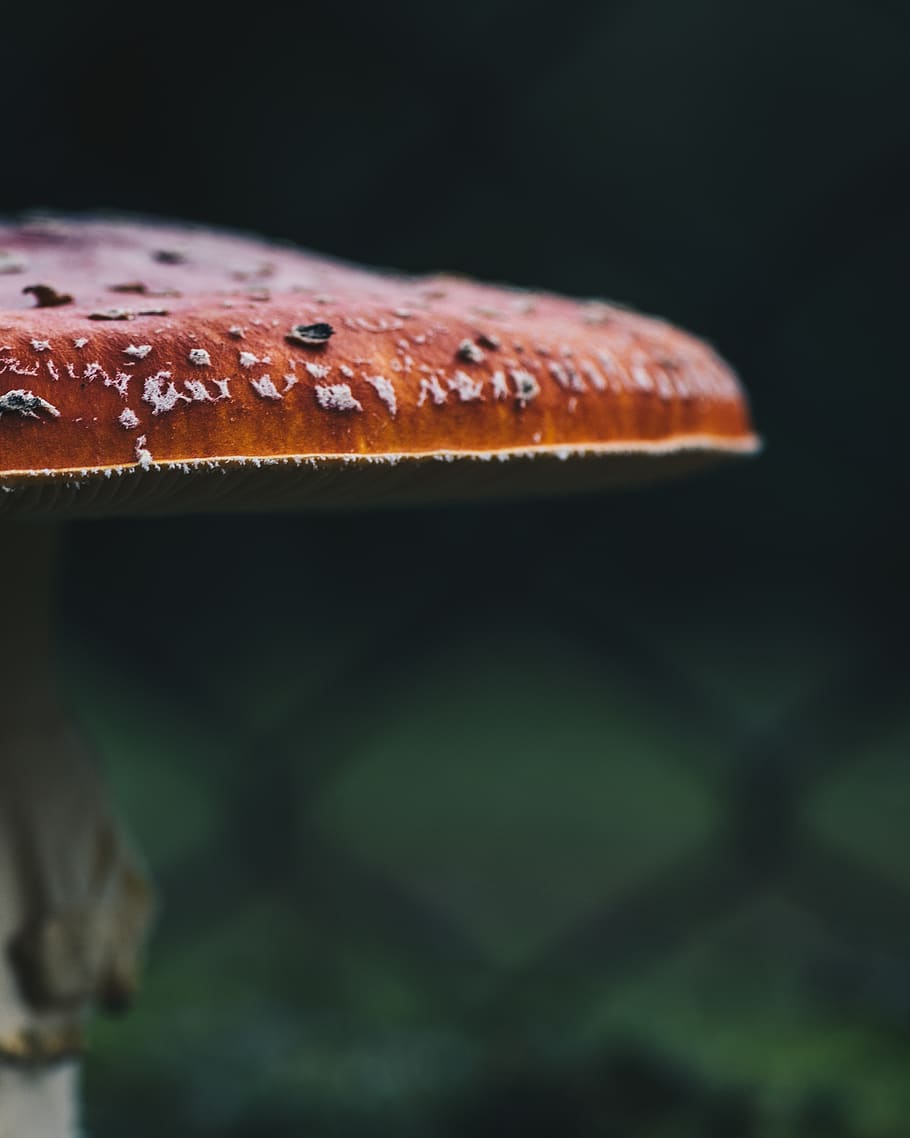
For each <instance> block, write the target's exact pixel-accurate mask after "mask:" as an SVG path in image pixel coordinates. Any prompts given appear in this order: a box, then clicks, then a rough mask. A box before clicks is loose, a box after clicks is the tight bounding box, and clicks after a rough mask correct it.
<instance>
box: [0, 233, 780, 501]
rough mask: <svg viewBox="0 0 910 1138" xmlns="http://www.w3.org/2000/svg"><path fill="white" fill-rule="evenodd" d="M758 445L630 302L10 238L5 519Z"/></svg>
mask: <svg viewBox="0 0 910 1138" xmlns="http://www.w3.org/2000/svg"><path fill="white" fill-rule="evenodd" d="M757 446H758V441H757V439H756V436H755V435H754V434H753V432H752V429H751V426H750V422H749V412H748V408H747V405H746V401H745V397H744V395H743V392H742V390H741V388H740V386H739V384H738V382H737V380H736V377H735V375H734V374H733V373H732V372H731V370H730V369H729V368H728V367H727V366H726V365H725V364H724V363H723V362H722V361H721V360H720V359H719V358H718V356H717V355H716V354H715V353H714V352H713V351H712V350H711V349H710V348H709V347H707V346H706V345H705V344H704V343H702V342H700V341H699V340H697V339H694V338H693V337H692V336H690V335H688V334H686V333H685V332H681V331H679V330H678V329H676V328H674V327H672V326H671V325H669V324H666V323H664V322H663V321H660V320H656V319H654V318H652V317H648V316H642V315H639V314H638V313H634V312H630V311H628V310H627V309H625V308H621V307H617V306H615V305H612V304H607V303H603V302H601V301H578V300H571V299H566V298H563V297H559V296H553V295H550V294H540V293H531V292H526V291H519V290H513V289H508V288H502V287H491V286H489V285H484V284H478V283H476V282H474V281H470V280H467V279H465V278H462V277H456V276H432V277H406V276H400V275H394V274H387V273H378V272H374V271H369V270H366V269H361V268H357V267H355V266H351V265H347V264H343V263H341V262H338V261H333V260H330V259H327V258H324V257H318V256H315V255H313V254H311V253H307V252H304V251H301V250H299V249H296V248H292V247H289V246H285V245H280V244H273V243H267V242H264V241H259V240H254V239H250V238H246V237H240V236H236V235H233V234H224V233H217V232H211V231H208V230H204V229H199V228H191V227H181V226H175V225H160V224H150V223H144V222H137V221H135V220H64V219H56V218H51V219H33V220H30V221H26V222H22V223H20V224H7V225H0V516H2V515H10V516H11V515H13V514H26V513H38V514H50V515H55V514H56V515H104V514H126V513H138V512H161V513H178V512H187V511H192V510H195V511H214V510H224V509H230V510H243V509H279V508H289V507H297V506H322V505H337V504H362V503H369V502H375V501H382V500H394V501H406V500H421V499H423V500H426V499H430V498H435V497H450V498H451V497H471V496H477V495H481V494H484V495H490V494H494V495H495V494H503V495H508V494H514V493H519V492H548V491H565V490H568V489H577V488H583V489H592V488H599V487H603V486H609V485H614V484H620V483H628V482H637V481H643V480H646V479H651V478H656V477H661V476H665V475H668V474H672V473H675V472H677V471H679V470H683V469H686V468H689V467H692V466H696V465H699V464H701V463H703V462H704V461H705V460H706V459H709V458H712V457H718V456H723V455H732V454H744V453H749V452H752V451H754V450H755V449H756V448H757Z"/></svg>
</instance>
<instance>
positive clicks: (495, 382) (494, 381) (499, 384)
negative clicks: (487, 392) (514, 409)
mask: <svg viewBox="0 0 910 1138" xmlns="http://www.w3.org/2000/svg"><path fill="white" fill-rule="evenodd" d="M490 386H491V387H492V389H493V398H494V399H508V398H509V395H510V392H509V385H508V384H507V383H506V376H505V372H502V371H494V372H493V374H492V375H491V376H490Z"/></svg>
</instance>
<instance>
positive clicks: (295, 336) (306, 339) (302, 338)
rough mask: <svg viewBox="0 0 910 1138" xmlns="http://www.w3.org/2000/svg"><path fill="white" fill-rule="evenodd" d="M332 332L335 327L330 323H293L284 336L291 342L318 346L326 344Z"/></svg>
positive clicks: (311, 346) (313, 346)
mask: <svg viewBox="0 0 910 1138" xmlns="http://www.w3.org/2000/svg"><path fill="white" fill-rule="evenodd" d="M334 334H335V329H334V328H333V327H332V325H331V324H295V325H294V327H293V328H292V329H291V330H290V332H288V334H287V337H286V338H287V340H288V341H289V343H291V344H305V345H306V346H307V347H308V348H320V347H322V345H323V344H327V343H328V342H329V339H330V338H331V337H332V336H333V335H334Z"/></svg>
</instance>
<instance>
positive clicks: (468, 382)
mask: <svg viewBox="0 0 910 1138" xmlns="http://www.w3.org/2000/svg"><path fill="white" fill-rule="evenodd" d="M448 384H449V390H450V391H456V392H457V393H458V398H459V399H460V400H461V402H462V403H473V402H474V401H475V400H476V399H483V380H482V379H471V377H470V376H469V375H468V374H467V372H464V371H456V372H455V374H454V376H452V378H451V379H450V380H449V381H448Z"/></svg>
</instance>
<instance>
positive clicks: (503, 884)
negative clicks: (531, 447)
mask: <svg viewBox="0 0 910 1138" xmlns="http://www.w3.org/2000/svg"><path fill="white" fill-rule="evenodd" d="M908 33H910V9H908V7H907V5H906V4H904V3H899V2H898V0H892V2H887V0H880V2H874V0H867V2H865V3H861V2H858V0H857V2H850V0H828V2H825V3H823V2H821V0H772V2H767V3H761V4H759V3H757V2H754V0H746V2H742V3H731V2H730V0H687V2H684V3H683V2H679V0H627V2H624V3H620V2H601V3H587V4H585V3H582V2H580V0H564V2H563V3H561V4H559V5H553V4H546V5H544V4H538V3H529V2H526V0H525V2H521V3H519V2H518V0H463V2H462V3H460V4H458V5H455V6H451V7H445V6H443V5H432V4H430V3H427V2H426V0H424V2H418V0H389V2H387V3H383V4H377V3H372V4H367V3H363V2H360V0H356V2H348V3H330V2H327V3H324V4H321V5H309V4H303V5H299V6H297V7H295V8H287V9H285V10H279V9H277V8H275V7H271V6H270V5H269V4H259V5H255V6H253V7H252V8H250V9H249V10H247V11H239V10H237V11H232V10H228V9H227V8H222V9H217V10H216V9H214V8H212V9H201V8H194V7H192V6H191V5H185V6H184V7H183V8H180V9H171V8H168V7H167V6H164V7H162V6H160V5H157V6H151V7H146V6H135V5H133V6H124V5H122V4H117V5H115V4H107V5H104V4H95V5H94V6H93V7H92V8H90V9H87V8H85V7H84V6H80V5H75V4H72V5H63V4H62V3H55V2H51V3H45V4H40V5H39V4H34V5H31V6H30V7H20V8H18V9H16V10H15V11H13V10H8V11H4V13H3V29H2V32H0V57H2V61H3V67H2V72H0V83H2V90H3V92H4V99H3V105H4V110H3V117H2V130H0V143H2V145H0V165H2V171H3V172H2V175H0V212H4V213H14V212H18V211H20V210H23V209H27V208H32V207H50V208H55V209H60V210H67V211H69V210H83V209H92V210H95V209H98V208H113V209H118V210H129V211H140V212H143V213H149V214H161V215H170V216H175V217H184V218H188V219H191V220H195V221H202V222H211V223H213V224H219V225H225V226H230V227H233V228H240V229H248V230H252V231H256V232H260V233H263V234H266V235H269V236H275V237H285V238H291V239H293V240H295V241H297V242H299V243H301V244H304V245H307V246H310V247H312V248H315V249H319V250H324V251H327V252H331V253H334V254H336V255H340V256H344V257H348V258H351V259H354V260H357V261H363V262H368V263H371V264H377V265H389V266H395V267H398V268H402V269H409V270H415V271H423V270H434V269H448V270H458V271H462V272H466V273H469V274H474V275H477V276H481V277H486V278H491V279H495V280H502V281H508V282H511V283H514V284H520V285H528V286H541V287H547V288H551V289H556V290H562V291H566V292H569V293H573V294H578V295H583V296H595V295H596V296H601V295H602V296H607V297H612V298H616V299H620V300H623V301H625V302H628V303H630V304H633V305H635V306H637V307H640V308H642V309H644V310H646V311H653V312H658V313H660V314H661V315H664V316H667V317H669V318H671V319H673V320H675V321H677V322H679V323H681V324H683V325H686V326H688V327H691V328H692V329H693V330H695V331H697V332H699V333H700V334H702V335H704V336H706V337H707V338H709V339H710V340H712V341H713V342H714V343H715V344H716V345H717V346H718V348H719V349H720V350H721V351H722V352H723V354H724V355H726V356H727V358H729V359H730V360H731V361H732V362H733V364H734V365H735V366H736V368H737V369H738V370H739V372H740V373H741V375H742V377H743V380H744V382H745V384H746V386H747V388H748V390H749V392H750V395H751V398H752V401H753V408H754V413H755V419H756V423H757V426H758V428H759V430H760V431H761V433H762V434H763V436H764V438H765V440H766V448H765V451H764V453H763V454H762V455H761V456H760V457H759V458H758V459H756V460H754V461H749V462H741V463H735V464H730V465H728V466H725V467H720V468H718V469H716V470H714V471H713V472H710V473H708V474H705V475H704V476H702V477H700V478H696V479H692V480H690V481H688V482H685V483H679V484H678V485H672V486H667V487H665V488H659V489H653V490H648V491H647V492H638V493H628V494H625V495H616V496H613V497H604V498H592V499H585V500H576V501H568V502H559V503H553V502H548V503H521V504H516V505H508V506H488V507H471V508H467V507H462V508H454V507H453V508H447V509H445V510H434V511H429V510H426V511H410V512H404V511H403V512H397V513H394V512H389V513H385V514H372V515H362V516H354V515H347V516H331V517H294V518H269V519H256V518H244V519H235V518H220V519H193V520H189V521H188V520H180V521H166V522H154V523H149V522H143V523H142V524H139V523H125V522H121V523H117V524H114V523H104V524H101V523H86V524H83V525H81V526H79V527H77V528H74V530H73V531H72V533H71V535H70V538H69V543H68V557H67V569H66V575H65V588H64V600H63V603H64V613H65V619H66V636H65V641H64V645H63V649H64V656H65V661H66V666H67V667H68V669H69V674H70V675H71V676H72V677H73V684H72V699H73V704H74V706H75V708H76V710H77V711H78V713H79V714H80V716H81V717H82V719H83V721H84V722H85V724H86V726H87V728H88V730H89V731H90V732H91V734H92V736H93V738H94V739H95V741H96V743H97V745H98V747H99V750H100V752H101V754H102V757H103V760H104V762H105V764H106V766H107V768H108V769H109V772H110V777H111V781H112V783H113V785H114V787H115V790H116V793H117V796H118V798H119V800H120V802H121V804H122V807H123V809H124V811H125V812H126V814H127V815H128V817H129V818H130V820H131V824H132V827H133V829H134V831H135V833H136V835H137V838H138V839H139V841H140V842H141V844H142V846H143V848H144V850H145V851H146V853H147V855H148V858H149V861H150V864H151V867H152V870H153V872H154V875H155V877H156V879H157V881H158V882H159V885H160V888H161V893H162V898H163V903H162V910H161V917H160V921H159V925H158V929H157V934H156V937H155V940H154V944H153V947H152V950H151V953H150V961H149V971H148V976H147V982H146V986H145V990H144V993H143V998H142V1000H141V1001H140V1003H139V1004H138V1006H137V1007H136V1008H135V1009H134V1010H133V1011H132V1012H131V1013H130V1015H129V1016H128V1017H127V1018H125V1019H123V1020H119V1021H105V1022H99V1023H98V1025H97V1027H96V1029H95V1031H94V1052H93V1055H92V1057H91V1060H90V1063H89V1064H88V1068H87V1081H86V1112H87V1122H88V1124H89V1127H90V1131H91V1133H92V1134H93V1135H95V1136H97V1138H105V1136H107V1135H111V1136H112V1135H115V1134H123V1133H129V1134H131V1135H134V1136H138V1138H143V1136H146V1135H148V1136H152V1135H156V1136H157V1135H158V1134H160V1133H161V1129H162V1126H164V1127H165V1128H166V1130H167V1132H168V1133H174V1134H181V1135H183V1134H186V1135H200V1136H203V1135H215V1134H218V1135H231V1136H236V1138H240V1136H246V1135H250V1136H252V1135H254V1134H255V1135H261V1134H269V1135H280V1136H285V1135H287V1136H290V1135H298V1134H300V1133H308V1134H314V1135H325V1136H327V1138H328V1136H332V1138H335V1136H341V1135H344V1136H354V1135H356V1136H358V1138H360V1136H373V1135H387V1134H388V1135H392V1134H394V1135H396V1136H397V1138H409V1136H411V1135H414V1136H418V1135H419V1136H430V1138H437V1136H438V1138H449V1136H452V1138H455V1136H458V1138H461V1136H462V1135H486V1134H489V1135H511V1134H515V1135H522V1136H523V1138H525V1136H527V1138H534V1136H536V1135H540V1136H550V1135H559V1136H574V1135H584V1136H587V1135H592V1136H610V1138H626V1136H628V1138H669V1136H671V1135H672V1136H673V1138H689V1136H696V1135H697V1136H699V1138H701V1136H714V1135H716V1136H723V1138H738V1136H742V1138H783V1136H789V1135H799V1136H802V1135H807V1136H812V1135H818V1136H824V1138H838V1136H851V1138H853V1136H862V1138H905V1136H906V1134H907V1133H908V1125H910V1124H908V1122H907V1118H908V1116H910V1035H908V1025H910V958H908V952H910V826H908V818H910V772H908V760H910V753H908V752H910V708H908V706H907V703H908V700H907V690H908V689H907V676H908V665H907V639H908V633H910V611H908V610H910V606H908V600H907V570H908V564H910V539H908V533H907V525H906V503H907V490H908V473H907V462H906V442H905V439H906V431H907V416H908V412H910V377H908V369H907V353H906V341H907V299H908V290H907V276H908V263H910V204H908V203H910V193H908V191H910V134H908V129H907V113H908V108H910V67H908V63H910V58H908V57H910V50H908Z"/></svg>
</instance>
